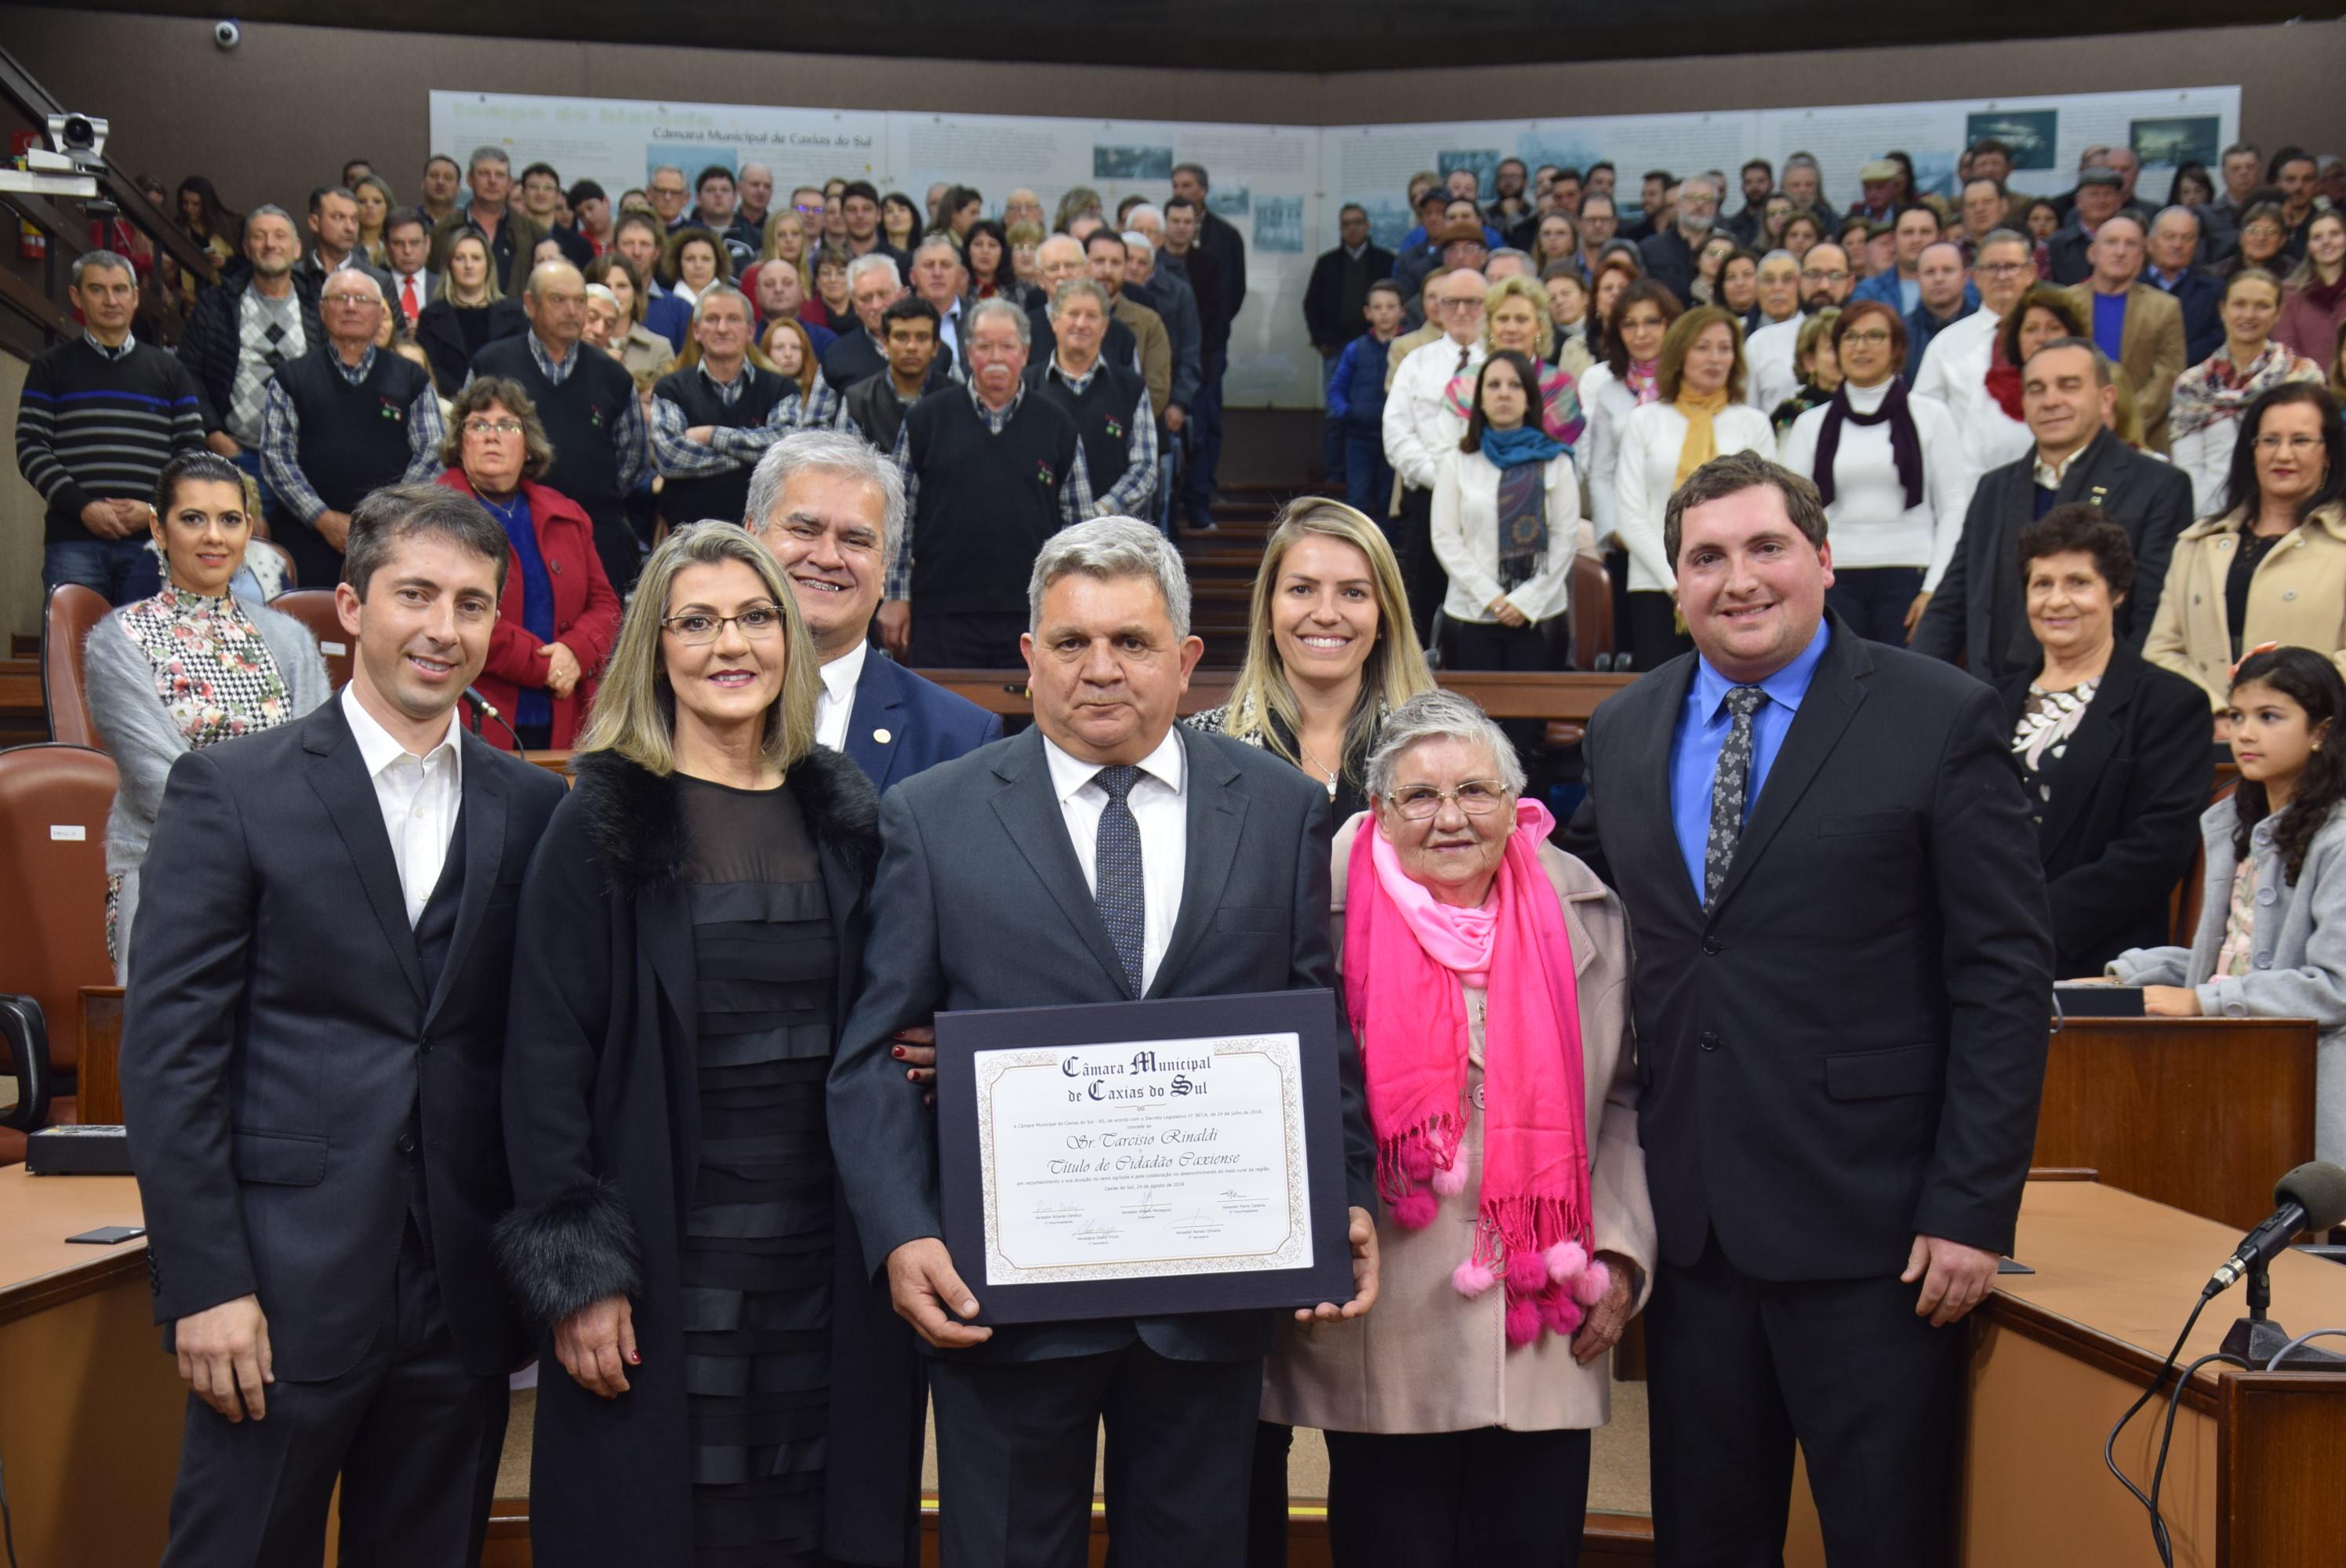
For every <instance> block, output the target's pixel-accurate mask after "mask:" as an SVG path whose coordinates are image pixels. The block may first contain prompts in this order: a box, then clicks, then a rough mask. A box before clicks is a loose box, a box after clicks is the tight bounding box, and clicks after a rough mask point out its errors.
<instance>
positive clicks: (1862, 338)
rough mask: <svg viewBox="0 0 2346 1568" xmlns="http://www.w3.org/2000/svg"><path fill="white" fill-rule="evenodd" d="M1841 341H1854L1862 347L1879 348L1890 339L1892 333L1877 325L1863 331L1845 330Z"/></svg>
mask: <svg viewBox="0 0 2346 1568" xmlns="http://www.w3.org/2000/svg"><path fill="white" fill-rule="evenodd" d="M1841 341H1842V342H1843V343H1854V344H1856V345H1857V346H1858V347H1859V348H1861V349H1878V348H1881V347H1882V346H1883V345H1884V344H1886V343H1888V342H1889V341H1890V334H1889V332H1888V331H1884V330H1883V329H1882V328H1880V327H1875V328H1872V329H1870V330H1869V331H1862V332H1843V333H1842V334H1841Z"/></svg>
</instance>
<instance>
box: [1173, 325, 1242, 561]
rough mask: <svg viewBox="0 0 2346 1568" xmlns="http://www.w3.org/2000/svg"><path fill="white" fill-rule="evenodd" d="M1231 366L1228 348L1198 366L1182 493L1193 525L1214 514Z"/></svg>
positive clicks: (1215, 351) (1214, 351) (1212, 352)
mask: <svg viewBox="0 0 2346 1568" xmlns="http://www.w3.org/2000/svg"><path fill="white" fill-rule="evenodd" d="M1229 363H1230V356H1229V350H1228V349H1227V348H1221V349H1208V350H1207V351H1205V354H1204V356H1203V358H1202V360H1201V361H1200V362H1199V371H1200V372H1202V374H1201V375H1200V376H1199V381H1198V395H1197V396H1196V397H1194V398H1192V399H1191V400H1190V401H1189V421H1188V427H1187V428H1188V433H1189V471H1188V473H1187V474H1186V475H1185V476H1184V477H1183V481H1182V494H1183V496H1184V498H1185V499H1186V500H1187V502H1188V507H1189V521H1190V522H1191V523H1192V524H1197V523H1203V522H1205V521H1206V520H1208V519H1209V518H1210V517H1211V516H1212V515H1213V504H1214V480H1215V478H1216V477H1217V475H1218V474H1219V472H1220V470H1221V466H1222V372H1224V371H1226V370H1228V369H1229Z"/></svg>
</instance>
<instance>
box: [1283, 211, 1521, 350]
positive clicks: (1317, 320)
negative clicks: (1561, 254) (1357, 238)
mask: <svg viewBox="0 0 2346 1568" xmlns="http://www.w3.org/2000/svg"><path fill="white" fill-rule="evenodd" d="M1534 227H1535V228H1536V227H1537V222H1536V220H1535V222H1534ZM1348 260H1351V258H1349V257H1347V256H1346V255H1345V254H1344V248H1343V247H1342V246H1341V245H1339V246H1337V247H1336V248H1335V249H1332V250H1328V251H1323V252H1322V253H1321V257H1320V260H1317V261H1314V262H1313V263H1312V264H1311V282H1310V283H1309V284H1308V285H1306V286H1305V288H1304V290H1303V325H1304V329H1305V330H1306V331H1309V332H1310V333H1311V341H1312V344H1313V346H1314V347H1319V346H1322V345H1325V344H1331V343H1332V344H1335V345H1336V346H1338V347H1340V348H1341V346H1343V345H1344V344H1346V343H1349V342H1351V341H1352V340H1353V339H1354V338H1357V337H1359V336H1360V335H1361V334H1362V332H1364V331H1368V323H1367V322H1366V321H1363V320H1362V318H1361V317H1360V316H1359V315H1358V314H1355V315H1354V316H1353V318H1352V320H1351V321H1346V320H1345V319H1344V264H1345V262H1346V261H1348ZM1361 260H1363V261H1365V262H1367V263H1368V271H1369V281H1370V282H1372V283H1373V282H1375V281H1376V280H1379V279H1380V278H1390V277H1392V275H1393V253H1392V251H1390V250H1381V249H1378V248H1377V247H1376V246H1374V245H1372V246H1370V247H1369V248H1368V249H1367V250H1365V251H1363V252H1362V257H1361Z"/></svg>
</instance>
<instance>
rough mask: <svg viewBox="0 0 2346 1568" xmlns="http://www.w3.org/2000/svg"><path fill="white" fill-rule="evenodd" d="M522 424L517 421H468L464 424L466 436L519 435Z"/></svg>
mask: <svg viewBox="0 0 2346 1568" xmlns="http://www.w3.org/2000/svg"><path fill="white" fill-rule="evenodd" d="M464 433H465V434H466V435H519V434H520V433H522V423H521V421H519V420H517V419H468V420H466V421H465V422H464Z"/></svg>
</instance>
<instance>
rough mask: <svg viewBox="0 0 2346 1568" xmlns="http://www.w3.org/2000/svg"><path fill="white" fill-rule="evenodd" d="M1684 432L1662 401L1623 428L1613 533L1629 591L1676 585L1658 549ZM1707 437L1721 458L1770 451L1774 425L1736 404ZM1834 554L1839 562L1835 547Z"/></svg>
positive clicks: (1717, 418) (1717, 417) (1683, 422)
mask: <svg viewBox="0 0 2346 1568" xmlns="http://www.w3.org/2000/svg"><path fill="white" fill-rule="evenodd" d="M1686 435H1687V417H1686V415H1684V414H1682V413H1680V412H1678V409H1677V408H1676V407H1675V406H1674V405H1672V404H1670V403H1666V402H1649V403H1647V405H1646V406H1645V407H1643V408H1641V409H1639V410H1637V412H1635V413H1633V414H1631V415H1630V416H1629V419H1628V423H1627V424H1626V425H1625V426H1624V427H1623V428H1622V431H1621V444H1620V453H1619V455H1617V457H1616V458H1615V459H1614V462H1613V505H1614V508H1615V511H1614V517H1613V533H1614V536H1615V537H1616V538H1617V539H1619V540H1620V541H1621V548H1623V549H1624V550H1627V552H1628V553H1629V591H1630V592H1631V593H1633V594H1667V593H1668V592H1669V591H1670V590H1671V589H1672V588H1674V587H1676V586H1677V585H1678V573H1677V572H1676V571H1675V570H1674V569H1672V567H1671V565H1670V560H1669V557H1668V555H1666V554H1665V553H1664V552H1663V549H1662V515H1663V514H1664V513H1666V512H1668V510H1669V504H1670V492H1671V491H1673V490H1675V489H1677V488H1678V453H1679V452H1680V450H1681V449H1683V448H1684V447H1685V445H1686ZM1710 438H1711V440H1712V442H1713V443H1715V444H1716V445H1717V446H1718V448H1719V456H1721V457H1725V456H1726V455H1727V454H1728V453H1731V452H1757V453H1761V454H1763V455H1767V456H1773V455H1774V454H1775V448H1776V427H1775V426H1774V425H1771V424H1770V423H1768V416H1767V415H1766V414H1764V413H1761V412H1760V411H1759V410H1758V409H1756V408H1746V407H1743V406H1742V405H1741V404H1739V403H1732V402H1730V403H1729V404H1728V405H1727V406H1726V407H1725V408H1723V409H1720V410H1719V412H1717V413H1715V414H1713V415H1711V416H1710ZM1833 554H1834V557H1835V558H1834V561H1833V565H1840V564H1841V561H1840V558H1839V557H1840V554H1841V552H1840V548H1839V546H1835V548H1834V552H1833Z"/></svg>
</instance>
